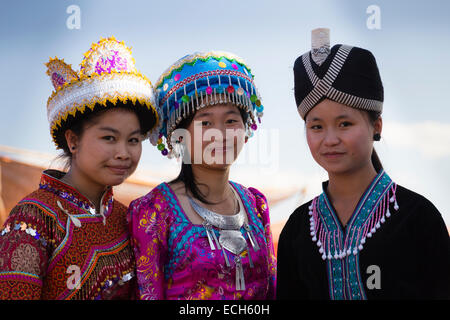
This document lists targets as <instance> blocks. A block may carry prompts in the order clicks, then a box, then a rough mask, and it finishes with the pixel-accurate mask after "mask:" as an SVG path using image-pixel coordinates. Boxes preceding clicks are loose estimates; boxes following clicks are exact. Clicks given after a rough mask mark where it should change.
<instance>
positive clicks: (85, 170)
mask: <svg viewBox="0 0 450 320" xmlns="http://www.w3.org/2000/svg"><path fill="white" fill-rule="evenodd" d="M67 131H70V130H67ZM68 136H69V138H67V137H68ZM66 138H67V140H68V146H69V148H70V147H71V144H70V143H72V145H74V144H75V146H76V147H75V149H74V150H71V151H72V163H71V171H72V173H73V174H74V173H75V174H78V175H79V176H81V177H83V178H84V179H86V180H87V181H89V182H91V183H95V184H97V185H101V186H115V185H119V184H121V183H122V182H123V181H124V180H125V179H126V178H127V177H128V176H130V175H131V174H132V173H133V172H134V171H135V170H136V167H137V165H138V162H139V159H140V157H141V152H142V138H143V136H142V134H141V130H140V125H139V120H138V118H137V116H136V114H135V113H134V112H132V111H128V110H123V109H112V110H109V111H107V112H105V113H103V114H102V115H100V116H99V117H97V118H95V120H94V121H93V122H92V123H89V124H86V125H85V126H84V128H83V133H82V135H81V137H77V136H75V135H74V134H73V133H72V134H70V132H69V134H66ZM71 140H72V142H71Z"/></svg>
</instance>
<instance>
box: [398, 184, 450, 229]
mask: <svg viewBox="0 0 450 320" xmlns="http://www.w3.org/2000/svg"><path fill="white" fill-rule="evenodd" d="M395 196H396V200H397V204H398V206H399V210H400V212H403V213H404V214H403V215H402V216H403V217H404V218H405V219H408V220H409V221H410V222H411V223H414V225H416V226H417V227H419V226H420V228H421V229H423V227H425V226H431V225H434V226H440V227H441V228H442V227H443V228H445V229H446V227H445V222H444V220H443V218H442V215H441V213H440V212H439V210H438V209H437V208H436V207H435V205H434V204H433V203H432V202H431V201H430V200H428V199H427V198H426V197H424V196H423V195H421V194H419V193H417V192H414V191H411V190H409V189H407V188H405V187H402V186H400V185H397V190H396V193H395Z"/></svg>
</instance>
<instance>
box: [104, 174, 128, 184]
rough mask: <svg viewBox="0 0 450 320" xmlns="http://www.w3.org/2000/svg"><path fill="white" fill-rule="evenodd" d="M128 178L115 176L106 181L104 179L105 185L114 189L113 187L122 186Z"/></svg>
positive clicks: (106, 178)
mask: <svg viewBox="0 0 450 320" xmlns="http://www.w3.org/2000/svg"><path fill="white" fill-rule="evenodd" d="M127 178H128V175H127V176H119V175H115V176H108V177H105V179H103V181H104V182H105V185H107V186H111V187H113V186H118V185H119V184H122V183H123V182H124V181H125V180H126V179H127Z"/></svg>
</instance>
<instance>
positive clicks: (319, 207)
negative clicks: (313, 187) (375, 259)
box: [309, 171, 399, 299]
mask: <svg viewBox="0 0 450 320" xmlns="http://www.w3.org/2000/svg"><path fill="white" fill-rule="evenodd" d="M396 189H397V184H395V183H394V182H393V181H392V180H391V179H390V178H389V176H388V175H387V174H386V173H385V172H384V171H381V172H380V173H379V174H378V175H377V176H376V177H375V179H374V180H373V181H372V183H371V185H370V186H369V188H368V189H367V190H366V192H365V193H364V194H363V196H362V197H361V200H360V202H359V203H358V205H357V206H356V209H355V212H354V213H353V215H352V217H351V218H350V220H349V222H348V225H347V228H346V229H345V231H344V230H342V227H341V224H340V222H339V219H338V217H337V214H336V213H335V212H334V210H333V207H332V205H331V202H330V201H329V199H328V197H327V195H326V193H325V192H323V193H322V194H321V195H320V196H318V197H316V198H314V200H313V201H312V203H311V205H310V206H309V215H310V219H309V221H310V235H311V238H312V241H314V242H316V244H317V247H318V248H319V253H320V254H321V257H322V259H323V260H327V268H328V280H329V285H330V297H331V298H332V299H364V298H365V293H364V289H363V285H362V283H361V277H360V271H359V252H360V251H361V250H363V248H364V244H365V243H366V241H367V239H368V238H371V237H372V236H373V235H374V234H375V233H376V231H377V230H378V229H379V228H381V226H382V224H384V223H385V222H386V219H388V218H389V217H390V216H391V211H390V209H389V205H390V204H391V203H393V204H394V206H393V207H394V210H395V211H398V209H399V206H398V204H397V200H396V196H395V192H396ZM343 279H346V280H347V281H346V283H343Z"/></svg>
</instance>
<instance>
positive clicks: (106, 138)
mask: <svg viewBox="0 0 450 320" xmlns="http://www.w3.org/2000/svg"><path fill="white" fill-rule="evenodd" d="M102 139H103V140H106V141H109V142H113V141H115V140H116V138H115V137H114V136H104V137H102Z"/></svg>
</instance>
